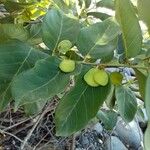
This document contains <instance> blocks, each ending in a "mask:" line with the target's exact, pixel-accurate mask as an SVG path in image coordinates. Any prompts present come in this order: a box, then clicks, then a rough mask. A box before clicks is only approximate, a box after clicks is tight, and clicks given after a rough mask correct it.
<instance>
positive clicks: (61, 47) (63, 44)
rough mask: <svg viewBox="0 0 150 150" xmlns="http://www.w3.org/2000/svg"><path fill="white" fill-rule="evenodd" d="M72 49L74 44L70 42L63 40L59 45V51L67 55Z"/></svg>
mask: <svg viewBox="0 0 150 150" xmlns="http://www.w3.org/2000/svg"><path fill="white" fill-rule="evenodd" d="M71 47H72V43H71V42H70V41H69V40H63V41H61V42H60V43H59V44H58V50H59V51H60V52H61V53H66V52H67V51H69V50H70V49H71Z"/></svg>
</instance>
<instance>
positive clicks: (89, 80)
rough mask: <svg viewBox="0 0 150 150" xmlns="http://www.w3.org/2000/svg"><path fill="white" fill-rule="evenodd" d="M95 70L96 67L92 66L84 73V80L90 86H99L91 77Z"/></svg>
mask: <svg viewBox="0 0 150 150" xmlns="http://www.w3.org/2000/svg"><path fill="white" fill-rule="evenodd" d="M96 71H97V69H96V68H92V69H90V70H89V71H88V72H87V73H86V74H85V75H84V80H85V82H86V83H87V84H88V85H90V86H92V87H97V86H99V84H97V83H96V82H95V81H94V78H93V77H94V74H95V72H96Z"/></svg>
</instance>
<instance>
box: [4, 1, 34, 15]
mask: <svg viewBox="0 0 150 150" xmlns="http://www.w3.org/2000/svg"><path fill="white" fill-rule="evenodd" d="M32 5H33V3H18V2H15V1H10V0H6V2H4V6H5V8H6V10H7V11H8V12H10V13H12V12H15V13H17V12H18V13H19V12H22V11H23V10H24V9H25V8H28V7H30V6H32Z"/></svg>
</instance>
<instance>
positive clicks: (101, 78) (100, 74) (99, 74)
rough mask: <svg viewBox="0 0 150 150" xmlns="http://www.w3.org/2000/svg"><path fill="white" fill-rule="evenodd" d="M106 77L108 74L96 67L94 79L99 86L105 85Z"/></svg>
mask: <svg viewBox="0 0 150 150" xmlns="http://www.w3.org/2000/svg"><path fill="white" fill-rule="evenodd" d="M108 79H109V78H108V74H107V72H106V71H105V70H99V69H97V71H96V72H95V73H94V81H95V82H96V83H97V84H99V85H101V86H105V85H107V84H108Z"/></svg>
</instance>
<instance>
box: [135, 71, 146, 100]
mask: <svg viewBox="0 0 150 150" xmlns="http://www.w3.org/2000/svg"><path fill="white" fill-rule="evenodd" d="M134 71H135V73H136V78H137V80H138V84H139V92H140V94H141V96H142V98H143V99H145V88H146V80H147V76H146V75H145V74H144V73H143V71H142V70H138V69H134Z"/></svg>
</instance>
